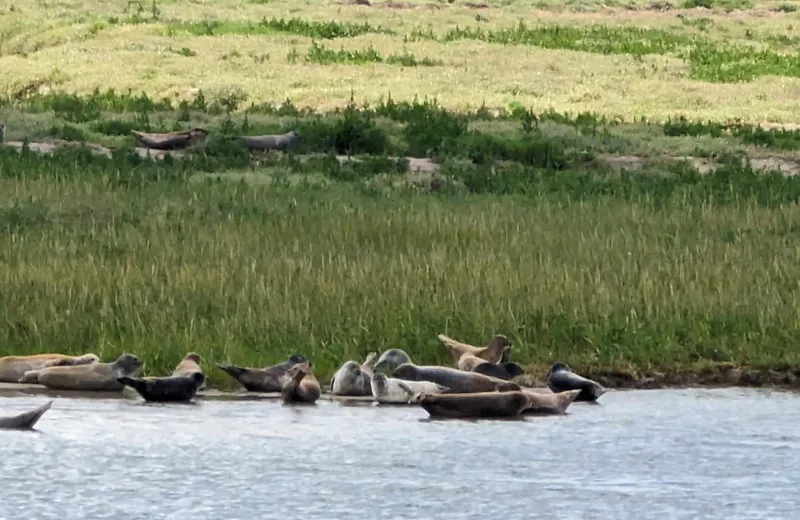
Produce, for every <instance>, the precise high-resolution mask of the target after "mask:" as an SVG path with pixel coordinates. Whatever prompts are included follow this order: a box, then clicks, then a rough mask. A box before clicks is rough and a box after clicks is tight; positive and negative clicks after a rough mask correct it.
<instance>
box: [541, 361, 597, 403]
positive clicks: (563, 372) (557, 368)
mask: <svg viewBox="0 0 800 520" xmlns="http://www.w3.org/2000/svg"><path fill="white" fill-rule="evenodd" d="M547 387H548V388H550V390H552V391H553V392H556V393H558V392H566V391H568V390H580V391H581V393H580V394H579V395H578V397H577V398H576V399H575V401H592V402H593V401H597V400H598V399H600V396H602V395H603V394H605V393H606V389H605V388H603V386H602V385H600V384H599V383H596V382H595V381H592V380H591V379H586V378H585V377H583V376H579V375H578V374H576V373H575V372H573V371H572V369H571V368H569V367H568V366H567V365H566V364H564V363H555V364H554V365H553V366H552V367H550V371H549V372H548V374H547Z"/></svg>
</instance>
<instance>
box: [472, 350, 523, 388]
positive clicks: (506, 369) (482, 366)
mask: <svg viewBox="0 0 800 520" xmlns="http://www.w3.org/2000/svg"><path fill="white" fill-rule="evenodd" d="M458 369H459V370H464V371H466V372H475V373H477V374H483V375H485V376H492V377H496V378H498V379H503V380H505V381H510V380H511V379H514V378H515V377H517V376H521V375H522V374H524V373H525V371H524V370H522V367H521V366H519V365H518V364H516V363H514V362H511V361H508V362H506V363H498V364H496V365H495V364H494V363H489V362H488V361H486V360H485V359H482V358H479V357H478V356H476V355H475V354H470V353H469V352H467V353H465V354H464V355H463V356H461V359H459V360H458Z"/></svg>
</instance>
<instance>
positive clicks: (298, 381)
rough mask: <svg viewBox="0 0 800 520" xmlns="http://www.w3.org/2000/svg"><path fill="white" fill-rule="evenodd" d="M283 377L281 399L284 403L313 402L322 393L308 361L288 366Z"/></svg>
mask: <svg viewBox="0 0 800 520" xmlns="http://www.w3.org/2000/svg"><path fill="white" fill-rule="evenodd" d="M283 379H284V384H283V388H282V389H281V400H282V401H283V402H284V403H308V404H313V403H315V402H316V401H317V399H319V397H320V396H321V395H322V388H321V387H320V385H319V381H317V378H316V377H315V376H314V370H313V369H312V368H311V363H309V362H308V361H304V362H302V363H297V364H295V365H294V366H292V367H291V368H289V370H287V371H286V374H285V375H284V376H283Z"/></svg>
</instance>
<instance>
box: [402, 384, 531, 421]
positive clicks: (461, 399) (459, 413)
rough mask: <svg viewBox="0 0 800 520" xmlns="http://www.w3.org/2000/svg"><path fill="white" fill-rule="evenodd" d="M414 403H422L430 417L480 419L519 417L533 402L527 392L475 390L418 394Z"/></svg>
mask: <svg viewBox="0 0 800 520" xmlns="http://www.w3.org/2000/svg"><path fill="white" fill-rule="evenodd" d="M411 402H412V403H414V404H419V405H420V406H421V407H422V408H424V409H425V411H426V412H428V415H430V416H431V417H442V418H450V419H480V418H499V417H518V416H519V415H520V414H521V413H522V411H523V410H525V409H526V408H529V407H530V405H531V401H530V398H529V397H528V395H526V394H525V393H524V392H521V391H512V392H476V393H464V394H440V395H427V394H424V393H422V394H416V395H415V396H414V397H413V398H412V400H411Z"/></svg>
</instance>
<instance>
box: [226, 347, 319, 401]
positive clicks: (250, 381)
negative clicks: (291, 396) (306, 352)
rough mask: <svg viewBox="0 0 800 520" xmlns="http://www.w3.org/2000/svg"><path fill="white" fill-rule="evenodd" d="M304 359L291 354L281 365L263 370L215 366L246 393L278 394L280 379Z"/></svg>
mask: <svg viewBox="0 0 800 520" xmlns="http://www.w3.org/2000/svg"><path fill="white" fill-rule="evenodd" d="M305 361H306V358H304V357H303V356H301V355H300V354H292V355H291V356H289V359H287V360H286V361H284V362H283V363H278V364H277V365H273V366H271V367H265V368H244V367H237V366H235V365H226V364H219V363H218V364H217V366H218V367H219V368H220V369H222V370H223V371H224V372H225V373H226V374H228V375H229V376H231V377H232V378H234V379H235V380H236V381H238V382H239V384H240V385H242V386H243V387H244V388H245V390H247V391H248V392H280V391H281V390H282V389H283V383H284V380H283V379H282V377H283V376H284V375H285V374H286V371H287V370H289V369H290V368H291V367H293V366H294V365H296V364H297V363H303V362H305Z"/></svg>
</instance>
